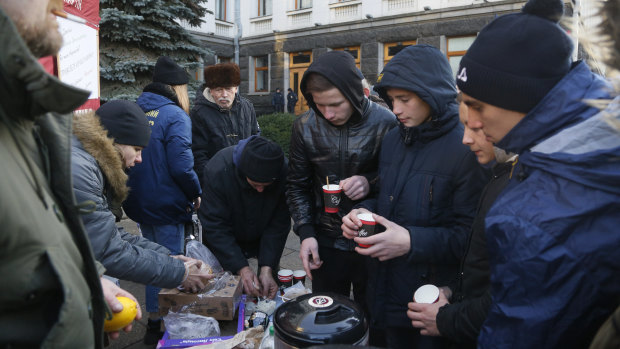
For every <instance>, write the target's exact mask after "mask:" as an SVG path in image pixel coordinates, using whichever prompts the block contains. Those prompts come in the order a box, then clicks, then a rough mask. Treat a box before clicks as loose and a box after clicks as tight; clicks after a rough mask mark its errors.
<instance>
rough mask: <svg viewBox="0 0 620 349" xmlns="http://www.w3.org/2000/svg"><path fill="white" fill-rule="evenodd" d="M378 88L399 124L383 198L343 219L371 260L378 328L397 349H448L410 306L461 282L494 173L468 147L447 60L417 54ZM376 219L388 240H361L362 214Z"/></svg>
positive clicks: (414, 50)
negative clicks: (418, 325)
mask: <svg viewBox="0 0 620 349" xmlns="http://www.w3.org/2000/svg"><path fill="white" fill-rule="evenodd" d="M374 88H375V90H376V91H377V92H378V93H379V95H380V96H381V97H382V98H383V99H384V100H385V101H386V102H387V103H388V105H389V106H390V108H391V109H392V111H393V112H394V114H396V117H397V118H398V120H399V121H400V125H399V127H398V128H394V129H392V130H391V131H390V132H388V134H387V135H386V136H385V138H384V139H383V143H382V144H381V154H380V155H379V184H380V185H379V192H378V195H377V196H376V198H374V199H370V200H365V201H363V202H362V203H361V204H359V205H358V206H357V207H358V208H356V209H354V210H352V211H351V213H349V214H348V215H347V216H346V217H344V218H343V225H342V229H343V233H344V236H345V237H346V238H349V239H354V240H355V242H356V243H358V244H363V245H372V246H371V247H368V248H361V247H357V248H356V249H355V250H356V251H357V253H359V254H360V255H365V256H370V257H372V259H369V262H370V268H369V282H368V300H369V309H370V319H371V324H373V325H375V326H383V327H385V330H386V333H385V334H386V339H387V345H388V347H389V348H411V347H416V348H441V347H443V341H442V339H438V338H430V337H422V336H420V333H419V330H417V329H415V328H413V327H412V326H411V321H410V320H409V318H407V303H408V302H410V301H411V299H412V297H413V293H414V292H415V290H416V289H417V288H418V287H420V286H422V285H424V284H428V283H432V284H437V285H438V286H441V285H445V284H447V283H448V282H450V281H452V280H453V279H454V278H456V276H457V272H458V269H459V261H460V260H461V257H462V256H463V253H464V251H465V243H466V241H467V236H468V232H469V229H470V227H471V224H472V221H473V218H474V216H475V214H476V204H477V202H478V198H479V197H480V193H481V191H482V188H483V187H484V185H485V184H486V183H487V182H488V175H487V174H486V172H485V171H484V170H483V169H482V168H481V167H480V166H479V165H478V163H477V162H476V157H475V156H474V154H473V153H472V152H471V151H469V149H468V148H467V147H466V146H464V145H463V144H462V143H461V139H462V138H463V127H462V125H460V123H459V119H458V104H457V102H456V96H457V92H456V87H455V85H454V78H453V77H452V70H451V69H450V64H449V63H448V60H447V59H446V57H445V55H444V54H442V53H441V52H440V51H439V50H438V49H436V48H434V47H432V46H428V45H415V46H410V47H408V48H406V49H404V50H402V51H401V52H399V53H398V54H397V55H396V56H394V58H393V59H392V60H391V61H390V62H389V63H388V64H387V65H386V66H385V68H384V69H383V72H382V73H381V75H380V76H379V79H378V82H377V84H376V85H375V87H374ZM363 212H373V213H376V215H375V219H376V222H377V223H378V224H380V225H382V226H384V227H385V228H386V230H385V232H382V233H379V234H376V235H373V236H371V237H366V238H360V237H357V233H358V232H357V230H358V229H359V228H360V227H361V221H360V220H359V219H358V218H357V214H359V213H363Z"/></svg>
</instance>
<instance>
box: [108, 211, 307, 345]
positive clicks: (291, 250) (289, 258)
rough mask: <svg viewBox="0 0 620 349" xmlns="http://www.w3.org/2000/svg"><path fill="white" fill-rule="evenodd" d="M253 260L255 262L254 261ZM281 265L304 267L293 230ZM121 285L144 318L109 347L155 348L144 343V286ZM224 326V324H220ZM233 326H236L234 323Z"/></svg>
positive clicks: (128, 225) (131, 226) (126, 225)
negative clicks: (133, 298) (129, 293)
mask: <svg viewBox="0 0 620 349" xmlns="http://www.w3.org/2000/svg"><path fill="white" fill-rule="evenodd" d="M120 225H122V226H123V227H124V228H125V229H126V230H127V231H129V232H131V233H134V234H138V229H137V226H136V224H135V223H134V222H133V221H131V220H129V219H124V220H122V221H121V223H120ZM252 262H253V263H252ZM250 265H251V266H252V268H254V270H256V260H250ZM280 267H281V268H286V269H291V270H297V269H303V267H302V265H301V261H300V260H299V238H298V237H297V236H296V235H295V234H294V233H293V232H292V231H291V232H290V233H289V235H288V239H287V240H286V246H285V247H284V252H283V253H282V258H281V259H280ZM306 286H307V287H309V288H312V285H311V283H310V280H308V279H306ZM121 287H123V288H124V289H125V290H127V291H129V292H131V293H132V294H133V295H134V296H135V297H136V298H137V299H138V301H139V302H140V306H141V307H142V314H143V319H142V320H140V321H136V322H134V326H133V331H131V332H130V333H122V334H121V337H120V338H119V339H117V340H115V341H112V342H111V343H110V346H108V347H107V348H109V349H146V348H153V346H147V345H144V344H143V343H142V338H143V337H144V333H145V331H146V318H147V313H146V309H145V304H144V286H143V285H140V284H136V283H134V282H129V281H121ZM220 326H222V324H220ZM232 327H236V325H233V326H232Z"/></svg>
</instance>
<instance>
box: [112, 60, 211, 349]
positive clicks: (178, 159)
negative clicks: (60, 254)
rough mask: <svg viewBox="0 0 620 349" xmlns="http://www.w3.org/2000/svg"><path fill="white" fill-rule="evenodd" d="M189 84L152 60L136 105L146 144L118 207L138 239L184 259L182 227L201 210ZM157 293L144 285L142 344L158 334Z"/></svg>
mask: <svg viewBox="0 0 620 349" xmlns="http://www.w3.org/2000/svg"><path fill="white" fill-rule="evenodd" d="M188 82H189V76H188V75H187V73H186V72H185V70H184V69H183V68H182V67H180V66H179V65H178V64H177V63H176V62H174V61H173V60H172V59H171V58H170V57H166V56H162V57H159V58H158V59H157V63H156V64H155V70H154V72H153V82H152V83H150V84H148V85H146V87H144V92H142V94H141V95H140V96H139V97H138V99H137V101H136V103H137V104H138V105H139V106H140V108H142V110H143V111H144V113H146V116H147V119H148V123H149V125H150V130H151V140H150V142H149V146H148V147H147V148H146V149H144V151H143V153H142V163H140V164H136V166H135V167H134V168H132V169H131V170H130V171H129V182H128V186H129V187H130V188H131V191H130V192H129V196H128V197H127V200H126V201H125V203H124V205H123V207H124V208H125V212H126V213H127V216H128V217H129V218H131V219H132V220H133V221H134V222H137V223H139V224H140V230H141V232H142V235H143V236H144V237H145V238H147V239H149V240H151V241H153V242H156V243H158V244H160V245H162V246H164V247H166V248H167V249H168V250H170V252H171V253H172V254H173V255H183V252H184V241H185V224H186V223H188V222H190V221H191V218H192V211H193V210H194V209H198V208H199V207H200V195H201V194H202V191H201V190H200V183H199V181H198V176H197V175H196V173H195V172H194V156H193V155H192V150H191V144H192V138H191V137H192V136H191V135H192V134H191V130H192V126H191V120H190V118H189V115H188V114H187V112H188V111H189V98H188V95H187V83H188ZM159 290H160V288H159V287H155V286H151V285H149V286H147V287H146V310H147V311H148V312H149V322H148V327H149V331H147V334H146V336H145V342H146V343H147V344H149V343H152V344H154V343H153V340H154V339H155V338H156V337H157V334H158V332H159V331H155V328H159V327H158V326H159V320H158V319H159V306H158V299H157V295H158V293H159ZM157 339H159V338H157ZM155 342H156V341H155Z"/></svg>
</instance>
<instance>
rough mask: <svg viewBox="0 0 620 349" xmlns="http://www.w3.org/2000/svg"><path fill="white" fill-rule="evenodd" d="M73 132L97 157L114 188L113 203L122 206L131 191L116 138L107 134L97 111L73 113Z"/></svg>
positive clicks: (110, 187) (111, 187)
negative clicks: (115, 145) (116, 144)
mask: <svg viewBox="0 0 620 349" xmlns="http://www.w3.org/2000/svg"><path fill="white" fill-rule="evenodd" d="M73 134H74V135H75V136H76V137H77V139H78V140H79V141H80V142H81V143H82V146H83V147H84V149H85V150H86V151H87V152H88V153H89V154H90V155H92V157H94V158H95V160H96V161H97V163H98V164H99V167H100V168H101V171H102V172H103V175H104V176H105V178H106V180H107V182H108V185H107V187H108V188H109V189H111V190H112V194H113V195H112V197H113V201H114V202H113V204H116V205H118V206H120V204H121V203H122V202H123V201H125V199H126V198H127V194H128V193H129V187H127V174H126V173H125V171H124V169H123V159H122V157H121V154H120V153H119V151H118V150H117V149H116V147H114V140H113V139H112V138H109V137H108V136H107V131H106V130H105V129H104V128H103V126H101V122H100V121H99V118H98V117H97V116H95V112H89V113H86V114H80V115H78V114H74V115H73Z"/></svg>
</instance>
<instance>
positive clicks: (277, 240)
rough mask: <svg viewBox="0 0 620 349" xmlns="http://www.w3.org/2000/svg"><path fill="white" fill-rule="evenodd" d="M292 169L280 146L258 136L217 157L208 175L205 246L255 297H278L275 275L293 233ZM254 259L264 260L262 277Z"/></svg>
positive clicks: (203, 218)
mask: <svg viewBox="0 0 620 349" xmlns="http://www.w3.org/2000/svg"><path fill="white" fill-rule="evenodd" d="M287 165H288V164H287V161H286V158H285V157H284V153H283V152H282V149H281V148H280V146H278V145H277V144H275V143H273V142H271V141H269V140H267V139H266V138H263V137H260V136H252V137H250V138H248V139H245V140H242V141H240V142H239V144H237V145H235V146H230V147H228V148H224V149H222V150H220V151H219V152H217V154H215V156H214V157H212V158H211V160H209V162H208V166H207V169H206V171H205V178H206V181H205V183H206V186H205V187H204V193H205V195H204V196H203V197H204V203H203V205H202V207H201V208H200V210H199V211H198V217H199V218H200V222H201V223H202V229H203V232H204V239H203V241H204V243H205V245H207V246H208V247H209V249H210V250H211V251H212V252H213V254H214V255H215V256H216V257H217V259H218V261H219V262H220V264H221V265H222V267H223V268H224V269H225V270H229V271H231V272H233V273H235V274H238V275H240V276H241V282H242V283H243V290H244V293H246V294H249V295H253V296H262V297H268V298H274V297H275V296H276V291H277V289H278V286H277V284H276V282H275V280H274V278H273V273H274V271H276V269H277V267H278V265H279V262H280V257H281V256H282V250H283V249H284V244H285V243H286V238H287V236H288V233H289V231H290V228H291V216H290V215H289V213H288V207H287V206H286V197H285V196H284V193H285V190H286V172H287ZM250 257H256V258H257V259H258V268H259V270H258V275H257V274H254V272H253V271H252V269H251V268H250V266H249V264H248V261H247V259H248V258H250Z"/></svg>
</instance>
